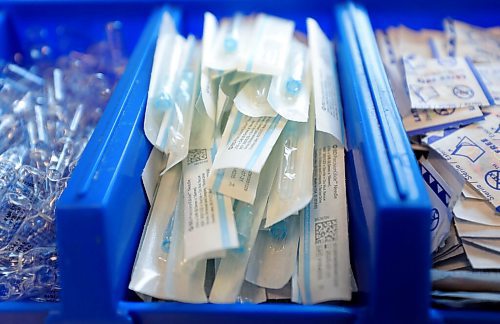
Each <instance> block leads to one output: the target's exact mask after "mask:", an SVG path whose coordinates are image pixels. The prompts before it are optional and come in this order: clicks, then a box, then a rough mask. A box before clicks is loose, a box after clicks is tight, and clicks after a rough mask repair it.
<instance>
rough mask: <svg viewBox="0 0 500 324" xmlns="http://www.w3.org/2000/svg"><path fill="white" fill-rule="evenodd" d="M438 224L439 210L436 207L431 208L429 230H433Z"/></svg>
mask: <svg viewBox="0 0 500 324" xmlns="http://www.w3.org/2000/svg"><path fill="white" fill-rule="evenodd" d="M438 225H439V211H438V210H437V208H432V212H431V231H434V230H435V229H436V228H437V227H438Z"/></svg>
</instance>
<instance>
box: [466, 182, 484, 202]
mask: <svg viewBox="0 0 500 324" xmlns="http://www.w3.org/2000/svg"><path fill="white" fill-rule="evenodd" d="M462 195H463V196H464V197H465V198H468V199H478V200H486V197H484V196H483V195H481V194H480V193H479V192H478V191H477V190H476V189H475V188H474V187H473V186H472V185H471V184H470V183H468V182H465V185H464V188H463V189H462Z"/></svg>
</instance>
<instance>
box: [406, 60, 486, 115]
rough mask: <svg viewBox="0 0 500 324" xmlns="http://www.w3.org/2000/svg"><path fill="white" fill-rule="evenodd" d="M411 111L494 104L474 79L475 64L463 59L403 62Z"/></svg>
mask: <svg viewBox="0 0 500 324" xmlns="http://www.w3.org/2000/svg"><path fill="white" fill-rule="evenodd" d="M403 62H404V67H405V76H406V85H407V87H408V90H409V93H410V100H411V107H412V108H417V109H443V108H466V107H471V106H489V105H492V104H493V103H492V102H490V101H489V100H488V98H487V97H486V95H485V94H484V91H483V88H482V87H481V84H480V83H479V82H478V80H477V79H476V77H475V75H474V71H473V67H472V63H471V62H470V61H467V60H466V59H465V58H463V57H454V58H451V57H447V58H440V59H424V58H421V57H417V56H407V57H405V58H404V59H403Z"/></svg>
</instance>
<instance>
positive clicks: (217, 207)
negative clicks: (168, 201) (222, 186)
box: [182, 149, 239, 261]
mask: <svg viewBox="0 0 500 324" xmlns="http://www.w3.org/2000/svg"><path fill="white" fill-rule="evenodd" d="M211 160H212V157H211V152H210V150H208V149H195V150H189V154H188V156H187V158H186V159H185V160H184V161H183V162H182V166H183V182H184V196H183V199H184V222H185V223H184V259H185V261H192V260H200V259H208V258H211V257H213V256H218V253H220V252H221V251H224V250H227V249H231V248H237V247H238V245H239V243H238V235H237V232H236V224H235V222H234V215H233V206H232V201H231V199H230V198H228V197H224V196H223V195H221V194H218V193H216V192H212V190H210V188H209V186H208V184H207V178H208V174H209V172H210V168H211V165H212V163H211Z"/></svg>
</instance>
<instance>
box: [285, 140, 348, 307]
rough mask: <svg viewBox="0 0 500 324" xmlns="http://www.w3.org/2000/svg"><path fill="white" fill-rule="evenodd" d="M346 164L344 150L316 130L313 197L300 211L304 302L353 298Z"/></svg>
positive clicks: (300, 283) (300, 279)
mask: <svg viewBox="0 0 500 324" xmlns="http://www.w3.org/2000/svg"><path fill="white" fill-rule="evenodd" d="M344 167H345V166H344V149H343V148H342V147H340V146H338V145H337V144H334V142H333V139H332V138H331V137H329V135H328V134H324V133H321V132H316V139H315V150H314V176H313V179H314V180H313V181H314V182H313V183H314V186H313V188H314V189H313V200H312V202H311V203H310V204H309V205H308V206H307V207H306V208H305V209H304V210H303V211H301V213H300V219H301V227H300V228H301V229H300V230H301V238H300V244H299V261H298V273H297V276H298V278H297V284H298V288H299V290H300V300H301V302H302V303H304V304H315V303H320V302H324V301H328V300H350V299H351V268H350V258H349V237H348V234H347V233H348V220H347V202H346V191H345V170H344ZM292 284H293V281H292ZM292 290H293V288H292Z"/></svg>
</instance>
